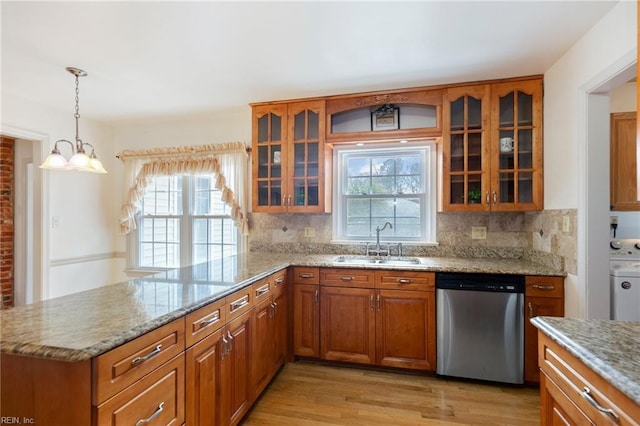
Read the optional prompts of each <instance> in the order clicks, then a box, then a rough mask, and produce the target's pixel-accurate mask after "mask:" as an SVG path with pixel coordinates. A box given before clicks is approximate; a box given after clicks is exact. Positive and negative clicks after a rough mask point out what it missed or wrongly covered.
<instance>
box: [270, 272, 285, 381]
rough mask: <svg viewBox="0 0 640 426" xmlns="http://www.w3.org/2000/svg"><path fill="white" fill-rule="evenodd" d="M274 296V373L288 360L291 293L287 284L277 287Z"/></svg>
mask: <svg viewBox="0 0 640 426" xmlns="http://www.w3.org/2000/svg"><path fill="white" fill-rule="evenodd" d="M276 288H277V291H276V293H275V294H274V300H273V309H274V334H273V338H274V351H273V373H272V374H275V372H276V371H277V370H278V368H280V366H281V365H283V364H284V363H285V361H286V359H287V347H288V342H289V338H288V336H289V333H288V330H289V318H288V313H289V293H288V288H287V284H286V282H283V283H282V284H281V285H280V287H279V288H278V287H276Z"/></svg>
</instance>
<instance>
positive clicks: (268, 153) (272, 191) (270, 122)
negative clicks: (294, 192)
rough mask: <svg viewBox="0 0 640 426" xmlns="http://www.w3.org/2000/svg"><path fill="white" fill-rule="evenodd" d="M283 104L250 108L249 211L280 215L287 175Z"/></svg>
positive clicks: (284, 201)
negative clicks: (250, 197) (250, 171)
mask: <svg viewBox="0 0 640 426" xmlns="http://www.w3.org/2000/svg"><path fill="white" fill-rule="evenodd" d="M286 124H287V105H286V104H280V105H265V106H257V107H254V108H253V123H252V139H253V144H252V151H253V152H252V175H253V179H252V180H253V191H252V199H253V211H255V212H272V213H277V212H284V211H285V207H286V192H284V191H285V189H286V188H285V186H286V184H285V181H284V179H286V172H287V165H286V159H287V147H286V142H287V126H286Z"/></svg>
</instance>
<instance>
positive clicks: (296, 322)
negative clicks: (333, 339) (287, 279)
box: [293, 271, 320, 358]
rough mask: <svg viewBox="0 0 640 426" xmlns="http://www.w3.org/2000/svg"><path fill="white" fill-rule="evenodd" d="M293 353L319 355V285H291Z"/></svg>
mask: <svg viewBox="0 0 640 426" xmlns="http://www.w3.org/2000/svg"><path fill="white" fill-rule="evenodd" d="M316 274H317V271H316ZM293 353H294V354H295V355H299V356H308V357H313V358H319V357H320V287H319V286H318V285H314V284H295V285H294V286H293Z"/></svg>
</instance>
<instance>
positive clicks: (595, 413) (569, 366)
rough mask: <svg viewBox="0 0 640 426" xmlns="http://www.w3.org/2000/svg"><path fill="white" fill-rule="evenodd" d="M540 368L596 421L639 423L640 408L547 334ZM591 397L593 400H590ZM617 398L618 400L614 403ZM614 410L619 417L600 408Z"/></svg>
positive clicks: (603, 422)
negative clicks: (597, 406)
mask: <svg viewBox="0 0 640 426" xmlns="http://www.w3.org/2000/svg"><path fill="white" fill-rule="evenodd" d="M540 341H541V342H542V345H541V353H540V355H541V357H542V360H541V362H540V368H541V370H542V372H543V373H544V374H545V375H546V376H547V377H548V378H549V379H551V380H552V381H553V382H554V383H555V384H556V385H557V386H558V388H560V390H562V392H564V393H565V394H566V395H567V397H568V398H569V399H570V400H571V401H573V403H574V404H575V405H576V406H577V407H578V408H579V409H580V411H582V412H584V413H585V414H586V415H587V417H588V418H589V419H591V420H593V421H594V423H595V424H617V425H623V426H627V425H635V426H637V425H638V421H639V420H640V407H638V405H637V404H635V403H634V402H632V401H631V400H630V399H629V398H628V397H627V396H625V395H624V394H622V393H621V392H620V391H618V390H617V389H615V388H614V387H612V386H611V385H610V384H609V383H608V382H606V381H605V380H604V379H603V378H602V377H600V376H598V375H597V374H596V373H595V372H593V371H592V370H590V369H589V368H588V367H587V366H586V365H584V364H583V363H582V362H581V361H579V360H578V359H576V358H575V357H573V355H571V354H570V353H569V352H567V351H566V350H565V349H563V348H561V347H560V346H559V345H557V344H556V343H555V342H553V341H551V340H550V339H549V338H548V337H546V336H545V335H541V336H540ZM589 399H591V400H592V402H589ZM614 401H615V402H614ZM593 404H598V405H599V406H601V407H602V408H604V409H610V410H612V411H613V413H615V415H616V416H617V417H618V420H617V421H615V420H614V416H613V415H612V414H608V413H606V412H602V411H600V410H598V409H597V408H596V407H595V406H594V405H593Z"/></svg>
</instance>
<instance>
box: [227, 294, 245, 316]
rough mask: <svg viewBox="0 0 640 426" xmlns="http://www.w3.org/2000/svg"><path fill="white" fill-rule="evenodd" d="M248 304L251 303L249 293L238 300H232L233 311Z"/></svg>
mask: <svg viewBox="0 0 640 426" xmlns="http://www.w3.org/2000/svg"><path fill="white" fill-rule="evenodd" d="M248 304H249V295H248V294H247V295H244V296H243V297H242V298H240V299H238V300H236V301H235V302H231V312H233V311H236V310H238V309H240V308H242V307H243V306H245V305H248Z"/></svg>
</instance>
